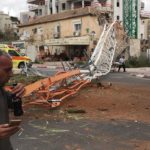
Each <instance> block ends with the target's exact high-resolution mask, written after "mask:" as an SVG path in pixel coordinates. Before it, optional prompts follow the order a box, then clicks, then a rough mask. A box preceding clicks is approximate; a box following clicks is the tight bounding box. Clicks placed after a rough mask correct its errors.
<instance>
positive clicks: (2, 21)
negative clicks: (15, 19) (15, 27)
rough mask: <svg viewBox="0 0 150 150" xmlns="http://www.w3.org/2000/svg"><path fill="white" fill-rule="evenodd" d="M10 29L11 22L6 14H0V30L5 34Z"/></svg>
mask: <svg viewBox="0 0 150 150" xmlns="http://www.w3.org/2000/svg"><path fill="white" fill-rule="evenodd" d="M11 28H12V21H11V18H10V16H9V15H8V14H5V13H3V12H2V11H1V12H0V30H1V31H2V32H5V31H6V30H8V29H11Z"/></svg>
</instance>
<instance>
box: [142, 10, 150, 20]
mask: <svg viewBox="0 0 150 150" xmlns="http://www.w3.org/2000/svg"><path fill="white" fill-rule="evenodd" d="M140 17H141V18H145V19H146V18H147V19H148V18H150V11H144V10H141V12H140Z"/></svg>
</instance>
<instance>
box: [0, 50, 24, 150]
mask: <svg viewBox="0 0 150 150" xmlns="http://www.w3.org/2000/svg"><path fill="white" fill-rule="evenodd" d="M12 75H13V73H12V60H11V58H10V57H9V55H8V54H7V53H5V52H3V51H1V50H0V150H13V148H12V145H11V143H10V136H11V135H13V134H14V133H16V132H17V131H18V130H19V129H20V127H19V126H18V125H14V126H10V125H9V108H13V102H12V101H13V100H12V98H11V96H10V95H11V94H14V95H15V96H16V97H18V98H19V97H22V95H23V93H24V90H25V89H24V86H23V85H22V84H17V85H16V86H15V87H14V88H13V90H12V92H11V94H10V93H8V92H6V91H5V90H4V85H5V84H6V83H7V82H8V81H9V79H10V77H12Z"/></svg>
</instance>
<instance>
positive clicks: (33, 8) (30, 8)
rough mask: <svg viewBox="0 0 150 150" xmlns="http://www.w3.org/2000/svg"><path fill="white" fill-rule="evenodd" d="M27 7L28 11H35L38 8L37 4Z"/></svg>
mask: <svg viewBox="0 0 150 150" xmlns="http://www.w3.org/2000/svg"><path fill="white" fill-rule="evenodd" d="M28 8H29V11H35V10H37V9H38V6H37V5H29V6H28Z"/></svg>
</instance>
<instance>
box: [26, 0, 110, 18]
mask: <svg viewBox="0 0 150 150" xmlns="http://www.w3.org/2000/svg"><path fill="white" fill-rule="evenodd" d="M27 3H28V4H29V11H32V12H34V13H35V16H43V15H49V14H56V13H60V12H63V11H66V10H73V9H77V8H84V7H86V6H91V5H92V3H93V4H94V5H96V4H97V5H102V6H106V5H107V7H108V6H110V5H111V0H78V1H75V0H27Z"/></svg>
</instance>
